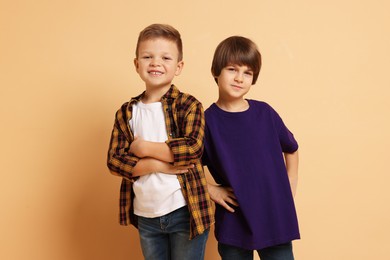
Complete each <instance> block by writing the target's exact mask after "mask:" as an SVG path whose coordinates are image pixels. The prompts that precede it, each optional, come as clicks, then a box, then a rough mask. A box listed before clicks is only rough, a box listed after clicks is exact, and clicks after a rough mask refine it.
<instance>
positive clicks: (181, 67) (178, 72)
mask: <svg viewBox="0 0 390 260" xmlns="http://www.w3.org/2000/svg"><path fill="white" fill-rule="evenodd" d="M183 67H184V61H179V62H178V63H177V66H176V72H175V76H179V75H180V73H181V71H182V70H183Z"/></svg>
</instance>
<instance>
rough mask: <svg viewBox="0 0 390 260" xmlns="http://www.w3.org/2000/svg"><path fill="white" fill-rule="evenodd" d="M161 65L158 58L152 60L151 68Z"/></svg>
mask: <svg viewBox="0 0 390 260" xmlns="http://www.w3.org/2000/svg"><path fill="white" fill-rule="evenodd" d="M159 65H160V62H159V60H158V58H152V60H151V61H150V66H153V67H156V66H159Z"/></svg>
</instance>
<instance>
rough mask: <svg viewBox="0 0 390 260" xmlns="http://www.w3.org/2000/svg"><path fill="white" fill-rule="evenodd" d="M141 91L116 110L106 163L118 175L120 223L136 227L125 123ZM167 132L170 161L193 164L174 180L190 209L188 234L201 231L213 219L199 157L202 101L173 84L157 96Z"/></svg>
mask: <svg viewBox="0 0 390 260" xmlns="http://www.w3.org/2000/svg"><path fill="white" fill-rule="evenodd" d="M143 95H144V93H142V94H141V95H139V96H137V97H134V98H132V99H131V100H130V102H126V103H124V104H123V105H122V107H121V108H120V109H119V110H118V111H117V113H116V116H115V123H114V128H113V130H112V135H111V141H110V146H109V150H108V158H107V166H108V168H109V170H110V172H111V173H112V174H114V175H117V176H120V177H122V184H121V189H120V214H119V222H120V224H121V225H130V224H132V225H134V226H135V227H137V217H136V216H135V215H134V212H133V198H134V192H133V187H132V184H133V182H134V181H135V180H136V179H137V178H136V177H133V176H132V170H133V167H134V166H135V165H136V164H137V162H138V160H139V159H140V158H138V157H137V156H135V155H134V154H132V153H131V152H129V148H130V144H131V142H132V141H133V138H134V137H133V134H132V132H131V129H130V126H129V120H130V119H131V116H132V106H133V104H135V103H137V102H138V101H140V100H141V98H142V96H143ZM161 102H162V105H163V109H164V116H165V124H166V129H167V134H168V140H167V141H166V143H167V145H168V146H169V147H170V149H171V150H172V152H173V155H174V162H173V164H174V165H189V164H194V165H195V167H194V168H193V169H190V170H189V172H187V173H185V174H180V175H178V176H177V177H178V180H179V183H180V186H181V190H182V192H183V195H184V198H185V199H186V201H187V206H188V209H189V212H190V238H191V239H192V238H194V237H195V236H197V235H199V234H202V233H203V232H204V231H205V230H206V229H208V228H209V227H210V226H211V225H212V224H213V223H214V211H213V207H212V202H211V200H210V196H209V194H208V191H207V182H206V178H205V175H204V172H203V167H202V164H201V161H200V158H201V156H202V153H203V137H204V125H205V122H204V114H203V108H202V104H201V103H200V102H199V101H198V100H196V99H195V98H194V97H193V96H191V95H188V94H185V93H182V92H180V91H179V90H178V89H177V88H176V87H175V86H174V85H172V86H171V88H170V89H169V91H168V92H167V93H166V94H165V95H164V96H163V97H162V98H161Z"/></svg>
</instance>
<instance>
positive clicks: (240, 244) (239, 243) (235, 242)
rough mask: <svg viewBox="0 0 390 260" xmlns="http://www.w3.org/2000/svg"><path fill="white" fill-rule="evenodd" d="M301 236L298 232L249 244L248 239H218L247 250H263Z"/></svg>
mask: <svg viewBox="0 0 390 260" xmlns="http://www.w3.org/2000/svg"><path fill="white" fill-rule="evenodd" d="M300 238H301V237H300V234H299V233H297V234H294V235H290V236H286V237H283V238H278V239H272V240H268V241H264V242H258V243H249V244H248V240H247V239H243V240H236V239H229V238H218V237H217V241H218V242H219V243H222V244H226V245H230V246H235V247H239V248H243V249H246V250H261V249H263V248H266V247H271V246H276V245H280V244H285V243H288V242H291V241H293V240H298V239H300Z"/></svg>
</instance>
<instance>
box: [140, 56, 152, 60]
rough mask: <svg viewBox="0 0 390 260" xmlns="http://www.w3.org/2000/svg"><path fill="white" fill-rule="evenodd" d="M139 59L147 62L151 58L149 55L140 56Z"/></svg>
mask: <svg viewBox="0 0 390 260" xmlns="http://www.w3.org/2000/svg"><path fill="white" fill-rule="evenodd" d="M141 58H142V59H144V60H147V59H150V58H152V56H150V55H144V56H142V57H141Z"/></svg>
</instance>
